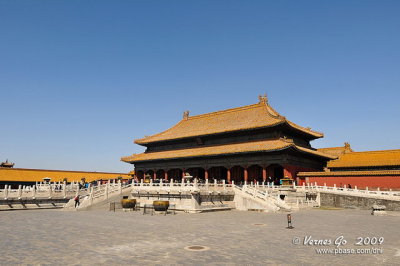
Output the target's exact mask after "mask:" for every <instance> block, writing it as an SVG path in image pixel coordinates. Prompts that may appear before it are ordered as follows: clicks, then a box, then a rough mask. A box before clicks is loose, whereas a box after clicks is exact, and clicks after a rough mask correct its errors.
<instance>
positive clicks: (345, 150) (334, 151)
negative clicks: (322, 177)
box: [317, 142, 353, 158]
mask: <svg viewBox="0 0 400 266" xmlns="http://www.w3.org/2000/svg"><path fill="white" fill-rule="evenodd" d="M317 151H320V152H323V153H327V154H330V155H333V156H335V157H336V158H337V157H339V156H340V155H342V154H345V153H349V152H353V150H352V149H351V147H350V144H349V143H347V142H345V143H344V146H343V147H332V148H320V149H317Z"/></svg>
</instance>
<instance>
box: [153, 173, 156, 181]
mask: <svg viewBox="0 0 400 266" xmlns="http://www.w3.org/2000/svg"><path fill="white" fill-rule="evenodd" d="M156 179H157V172H156V171H153V180H156Z"/></svg>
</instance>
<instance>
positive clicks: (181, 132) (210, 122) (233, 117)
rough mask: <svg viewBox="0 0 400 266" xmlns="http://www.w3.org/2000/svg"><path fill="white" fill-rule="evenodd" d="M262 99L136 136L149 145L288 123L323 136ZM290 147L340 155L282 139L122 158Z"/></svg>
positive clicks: (305, 132) (186, 118) (164, 157)
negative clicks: (290, 119)
mask: <svg viewBox="0 0 400 266" xmlns="http://www.w3.org/2000/svg"><path fill="white" fill-rule="evenodd" d="M259 99H260V101H259V103H257V104H252V105H247V106H242V107H238V108H232V109H227V110H223V111H218V112H213V113H207V114H202V115H196V116H192V117H189V115H188V112H185V113H184V117H183V119H182V120H181V121H180V122H178V123H177V124H176V125H174V126H173V127H171V128H170V129H168V130H166V131H163V132H161V133H158V134H155V135H152V136H149V137H145V138H142V139H136V140H135V143H137V144H141V145H144V146H146V145H148V144H151V143H157V142H163V141H171V140H178V139H185V138H197V137H202V136H207V135H214V134H220V133H229V132H240V131H246V130H253V129H262V128H269V127H274V126H277V125H286V126H287V127H289V128H291V129H292V130H294V131H297V132H299V133H301V134H303V135H306V136H307V138H309V139H315V138H320V137H323V134H322V133H319V132H316V131H313V130H311V129H310V128H305V127H301V126H299V125H297V124H295V123H293V122H291V121H289V120H287V119H286V118H285V117H284V116H281V115H280V114H279V113H278V112H276V111H275V110H274V109H273V108H272V107H271V106H270V105H269V104H268V102H267V98H266V96H264V97H262V96H260V97H259ZM289 148H292V149H295V150H297V151H299V152H303V153H308V154H309V155H312V156H318V157H323V158H325V159H334V158H337V157H336V156H332V155H330V154H326V153H323V152H319V151H316V150H314V149H312V148H306V147H302V146H299V145H296V144H295V143H294V142H293V140H290V139H285V138H281V139H272V140H271V139H270V140H257V141H246V142H242V143H229V144H218V145H211V146H200V147H192V148H184V149H173V150H164V151H152V152H144V153H141V154H133V155H130V156H126V157H122V158H121V160H122V161H124V162H128V163H135V162H143V161H150V160H168V159H179V158H193V157H202V156H217V155H228V154H243V153H254V152H272V151H280V150H285V149H289Z"/></svg>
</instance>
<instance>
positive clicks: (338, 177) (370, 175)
mask: <svg viewBox="0 0 400 266" xmlns="http://www.w3.org/2000/svg"><path fill="white" fill-rule="evenodd" d="M347 145H348V144H347ZM349 147H350V146H349ZM321 150H324V152H329V151H333V150H335V151H339V154H338V156H339V158H338V159H336V160H332V161H329V162H328V165H327V168H326V169H325V171H321V172H302V173H299V174H298V176H299V178H301V179H303V180H304V182H306V183H313V184H314V183H317V184H318V185H324V184H326V185H327V186H334V185H336V186H337V187H344V186H346V187H349V186H350V187H353V188H354V187H355V186H357V188H362V189H364V188H366V187H368V188H370V189H376V188H386V189H400V150H380V151H365V152H353V151H352V150H351V149H350V150H349V149H347V150H346V144H345V149H342V151H343V152H340V147H337V148H327V149H321Z"/></svg>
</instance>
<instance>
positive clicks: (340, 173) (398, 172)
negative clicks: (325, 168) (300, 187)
mask: <svg viewBox="0 0 400 266" xmlns="http://www.w3.org/2000/svg"><path fill="white" fill-rule="evenodd" d="M378 175H380V176H393V175H394V176H400V170H379V171H334V172H299V173H298V174H297V176H305V177H307V176H308V177H310V176H378Z"/></svg>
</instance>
